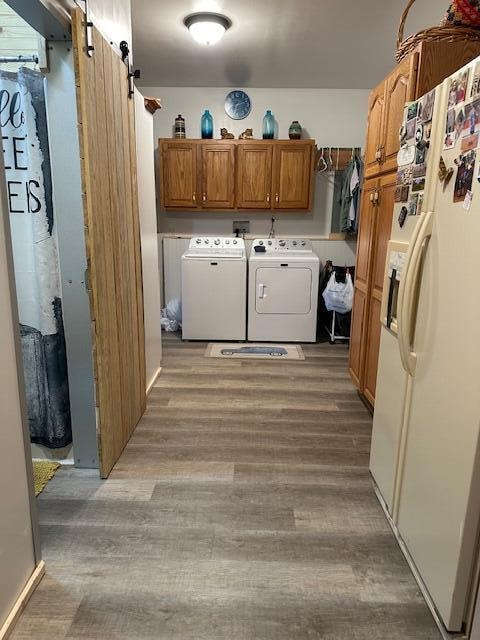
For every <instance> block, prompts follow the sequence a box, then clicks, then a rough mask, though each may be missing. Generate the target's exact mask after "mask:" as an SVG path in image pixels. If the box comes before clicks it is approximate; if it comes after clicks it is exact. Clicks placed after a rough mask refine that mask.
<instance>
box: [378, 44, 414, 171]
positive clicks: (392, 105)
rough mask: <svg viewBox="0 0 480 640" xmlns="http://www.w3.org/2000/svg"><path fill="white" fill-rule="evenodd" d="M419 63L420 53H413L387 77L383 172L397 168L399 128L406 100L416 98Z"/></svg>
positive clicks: (382, 150)
mask: <svg viewBox="0 0 480 640" xmlns="http://www.w3.org/2000/svg"><path fill="white" fill-rule="evenodd" d="M417 64H418V54H417V53H413V54H412V55H410V56H408V57H407V58H406V59H405V60H403V61H402V62H401V63H400V64H399V65H398V66H397V67H396V68H395V70H394V71H393V72H392V73H391V74H390V75H389V76H388V78H387V83H386V91H385V110H384V119H383V142H382V147H381V163H382V171H383V172H386V171H392V170H393V169H396V168H397V153H398V150H399V148H400V139H399V130H400V126H401V124H402V120H403V110H404V107H405V102H408V101H410V100H414V99H415V87H416V80H417Z"/></svg>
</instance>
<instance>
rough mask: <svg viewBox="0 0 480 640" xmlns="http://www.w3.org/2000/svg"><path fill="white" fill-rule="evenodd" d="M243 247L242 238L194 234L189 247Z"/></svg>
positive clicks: (224, 248)
mask: <svg viewBox="0 0 480 640" xmlns="http://www.w3.org/2000/svg"><path fill="white" fill-rule="evenodd" d="M194 248H199V249H200V248H201V249H208V248H213V249H223V250H226V249H227V250H228V249H245V241H244V239H243V238H222V237H215V236H213V237H212V236H195V237H194V238H192V239H191V240H190V244H189V249H194Z"/></svg>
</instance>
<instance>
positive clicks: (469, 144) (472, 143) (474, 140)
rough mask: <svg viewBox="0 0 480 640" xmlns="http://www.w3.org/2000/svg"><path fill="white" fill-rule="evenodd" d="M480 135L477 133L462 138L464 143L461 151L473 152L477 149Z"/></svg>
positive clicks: (461, 144)
mask: <svg viewBox="0 0 480 640" xmlns="http://www.w3.org/2000/svg"><path fill="white" fill-rule="evenodd" d="M479 135H480V134H479V133H478V132H477V133H474V134H473V135H471V136H465V137H464V138H462V141H461V143H460V150H461V151H471V150H472V149H476V148H477V147H478V138H479Z"/></svg>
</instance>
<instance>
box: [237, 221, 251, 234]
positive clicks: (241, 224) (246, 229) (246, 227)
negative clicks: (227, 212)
mask: <svg viewBox="0 0 480 640" xmlns="http://www.w3.org/2000/svg"><path fill="white" fill-rule="evenodd" d="M233 233H235V234H237V233H238V235H239V236H243V235H246V234H248V233H250V222H249V220H236V221H234V223H233Z"/></svg>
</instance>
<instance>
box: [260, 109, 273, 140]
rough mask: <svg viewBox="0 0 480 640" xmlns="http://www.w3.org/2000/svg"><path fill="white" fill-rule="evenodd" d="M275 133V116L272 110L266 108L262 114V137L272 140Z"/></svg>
mask: <svg viewBox="0 0 480 640" xmlns="http://www.w3.org/2000/svg"><path fill="white" fill-rule="evenodd" d="M274 134H275V118H274V117H273V114H272V112H271V111H270V109H268V111H267V113H266V114H265V115H264V116H263V139H264V140H273V136H274Z"/></svg>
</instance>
